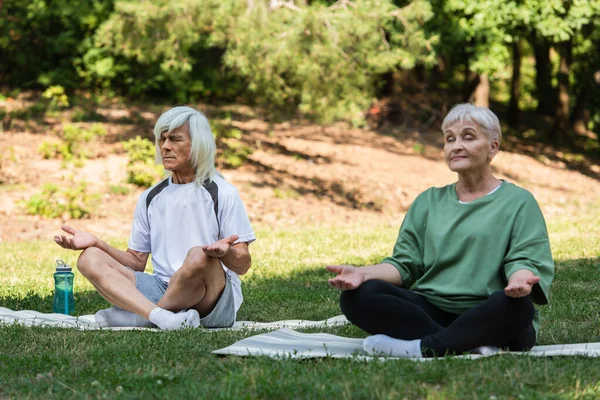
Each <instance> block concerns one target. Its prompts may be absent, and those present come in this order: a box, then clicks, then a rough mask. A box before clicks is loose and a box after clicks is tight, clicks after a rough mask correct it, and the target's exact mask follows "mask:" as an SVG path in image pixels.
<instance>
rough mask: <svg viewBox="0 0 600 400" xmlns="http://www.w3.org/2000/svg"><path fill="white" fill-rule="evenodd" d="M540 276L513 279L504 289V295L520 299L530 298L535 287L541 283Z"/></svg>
mask: <svg viewBox="0 0 600 400" xmlns="http://www.w3.org/2000/svg"><path fill="white" fill-rule="evenodd" d="M540 279H541V278H540V277H539V276H533V275H532V276H527V277H517V278H516V279H511V280H510V281H509V282H508V285H507V286H506V287H505V288H504V293H505V294H506V295H507V296H508V297H513V298H519V297H525V296H528V295H529V294H530V293H531V289H532V288H533V285H535V284H536V283H538V282H539V281H540Z"/></svg>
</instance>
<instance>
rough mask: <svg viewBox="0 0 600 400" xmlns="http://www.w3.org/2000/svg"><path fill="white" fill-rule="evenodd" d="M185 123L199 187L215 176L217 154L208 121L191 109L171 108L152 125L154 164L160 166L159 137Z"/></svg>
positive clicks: (198, 112)
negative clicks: (154, 150)
mask: <svg viewBox="0 0 600 400" xmlns="http://www.w3.org/2000/svg"><path fill="white" fill-rule="evenodd" d="M186 122H187V124H188V128H189V132H190V137H191V139H192V148H191V151H190V160H191V161H192V164H193V166H194V168H195V169H196V179H195V182H196V184H197V185H199V186H200V185H202V183H203V182H204V181H205V180H207V179H212V178H213V177H214V176H215V174H216V169H215V154H216V153H217V146H216V145H215V138H214V136H213V134H212V131H211V130H210V125H209V124H208V119H206V117H205V116H204V114H202V113H201V112H200V111H198V110H194V109H193V108H191V107H173V108H171V109H170V110H167V111H165V112H164V113H163V114H162V115H161V116H160V117H159V118H158V121H156V124H155V125H154V138H155V145H156V162H157V163H158V164H162V157H161V155H160V137H161V136H162V134H163V133H165V132H171V131H172V130H173V129H177V128H179V127H181V126H183V125H184V124H185V123H186Z"/></svg>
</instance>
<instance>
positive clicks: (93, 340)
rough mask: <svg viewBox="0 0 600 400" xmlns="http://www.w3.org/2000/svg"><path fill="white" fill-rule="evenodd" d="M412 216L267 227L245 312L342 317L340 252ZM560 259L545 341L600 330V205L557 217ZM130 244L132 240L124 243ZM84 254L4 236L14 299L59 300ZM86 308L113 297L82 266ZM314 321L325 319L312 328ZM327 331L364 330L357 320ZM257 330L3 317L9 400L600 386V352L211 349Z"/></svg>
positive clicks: (592, 393) (478, 393) (366, 248)
mask: <svg viewBox="0 0 600 400" xmlns="http://www.w3.org/2000/svg"><path fill="white" fill-rule="evenodd" d="M399 223H400V221H397V222H394V223H393V224H390V225H388V226H370V225H363V226H359V225H357V226H355V227H350V228H349V227H344V228H340V229H334V228H327V227H319V228H307V227H299V228H296V229H294V230H291V231H274V230H267V229H260V228H259V229H257V235H258V241H257V242H256V243H255V244H253V245H252V246H251V250H252V255H253V259H254V266H253V268H252V270H251V272H250V273H248V274H247V275H246V276H244V277H243V281H244V295H245V302H244V305H243V306H242V308H241V310H240V312H239V314H238V319H247V320H256V321H273V320H279V319H290V318H305V319H324V318H328V317H331V316H334V315H338V314H339V313H340V312H339V306H338V297H339V293H338V292H336V291H335V290H333V289H331V288H329V287H328V286H327V283H326V278H327V277H328V273H327V272H326V271H325V270H324V268H323V267H324V266H325V265H326V264H329V263H349V264H356V265H364V264H368V263H374V262H377V261H379V260H380V259H381V258H383V257H385V256H386V255H387V254H388V253H389V252H390V251H391V249H392V246H393V243H394V240H395V238H396V234H397V229H398V225H399ZM549 231H550V236H551V242H552V248H553V253H554V256H555V261H556V265H557V273H556V279H555V284H554V286H553V290H552V299H551V303H550V305H548V306H545V307H542V308H540V311H541V313H542V318H543V320H542V329H541V334H540V338H539V341H538V343H539V344H550V343H576V342H594V341H596V342H597V341H600V311H598V310H599V309H600V307H599V304H600V285H599V284H598V282H600V248H599V247H598V243H600V211H594V212H593V213H591V214H587V215H585V216H582V217H572V218H569V219H561V220H554V221H550V223H549ZM111 243H112V244H113V245H116V246H120V247H124V246H125V245H126V242H125V241H124V240H123V239H117V240H113V241H111ZM57 257H58V258H62V259H64V260H65V261H67V262H68V263H70V264H71V265H74V264H75V263H76V257H77V253H75V252H72V251H66V250H62V249H60V248H58V247H57V246H55V245H54V244H53V243H52V242H51V241H50V240H49V241H46V242H39V241H37V242H5V243H0V265H1V266H2V274H1V275H0V306H2V307H8V308H11V309H36V310H38V311H43V312H49V311H50V310H51V307H52V306H51V304H52V285H53V283H52V273H53V269H54V259H55V258H57ZM75 274H76V277H75V282H76V308H77V310H76V311H77V313H78V314H89V313H93V312H95V311H96V310H98V309H99V308H103V307H106V306H107V303H106V302H105V301H104V300H103V299H102V298H101V297H100V296H99V295H97V294H96V293H95V292H94V291H93V289H92V287H91V285H90V284H89V283H87V282H86V281H85V280H84V278H83V277H81V276H80V275H79V274H78V273H77V272H75ZM309 331H311V330H309ZM325 331H327V332H330V333H334V334H338V335H343V336H349V337H362V336H365V333H364V332H362V331H361V330H360V329H358V328H356V327H353V326H344V327H337V328H328V329H326V330H325ZM252 334H255V333H254V332H246V331H235V332H219V333H214V332H212V333H211V332H206V331H203V330H184V331H177V332H159V333H155V332H111V331H99V332H95V331H92V332H81V331H72V330H68V329H56V328H26V327H21V326H13V325H11V326H3V327H0V399H3V398H19V399H20V398H54V397H59V398H88V397H92V398H100V397H108V398H114V397H118V398H140V397H144V398H176V397H177V396H179V397H181V398H330V397H334V396H335V397H338V398H409V399H411V398H427V399H446V398H457V399H463V398H481V399H490V398H497V399H501V398H512V399H520V398H525V399H530V398H534V399H535V398H539V399H546V398H565V399H585V398H589V399H596V398H600V383H599V382H600V368H598V360H595V359H588V358H584V357H555V358H529V357H514V356H502V357H495V358H488V359H481V360H477V361H465V360H457V359H442V360H434V361H431V362H423V363H416V362H413V361H409V360H401V361H394V362H387V363H380V362H371V363H365V362H359V361H356V360H334V359H329V358H325V359H316V360H305V361H294V360H289V359H283V360H272V359H268V358H261V357H259V358H238V357H217V356H214V355H212V354H210V351H212V350H214V349H217V348H221V347H225V346H227V345H229V344H231V343H233V342H234V341H236V340H239V339H242V338H244V337H247V336H249V335H252Z"/></svg>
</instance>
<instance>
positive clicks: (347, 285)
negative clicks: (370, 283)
mask: <svg viewBox="0 0 600 400" xmlns="http://www.w3.org/2000/svg"><path fill="white" fill-rule="evenodd" d="M326 268H327V271H329V272H333V273H334V274H337V276H335V277H333V278H331V279H329V280H328V282H329V285H330V286H333V287H334V288H336V289H339V290H354V289H356V288H357V287H359V286H360V285H362V284H363V283H364V282H365V276H364V274H363V272H362V271H361V270H360V268H357V267H354V266H352V265H328V266H327V267H326Z"/></svg>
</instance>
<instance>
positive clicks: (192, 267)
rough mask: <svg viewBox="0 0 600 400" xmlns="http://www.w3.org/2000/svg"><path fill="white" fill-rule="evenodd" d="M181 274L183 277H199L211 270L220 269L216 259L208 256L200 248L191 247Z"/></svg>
mask: <svg viewBox="0 0 600 400" xmlns="http://www.w3.org/2000/svg"><path fill="white" fill-rule="evenodd" d="M183 265H184V268H182V269H181V273H182V274H183V275H185V276H190V277H191V276H196V277H197V276H201V275H205V274H207V273H208V272H209V271H210V270H211V268H215V267H217V266H218V267H220V261H219V259H218V258H214V257H210V256H208V255H207V254H206V253H205V252H204V250H202V247H200V246H196V247H192V248H191V249H190V250H189V251H188V253H187V255H186V257H185V261H184V262H183Z"/></svg>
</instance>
